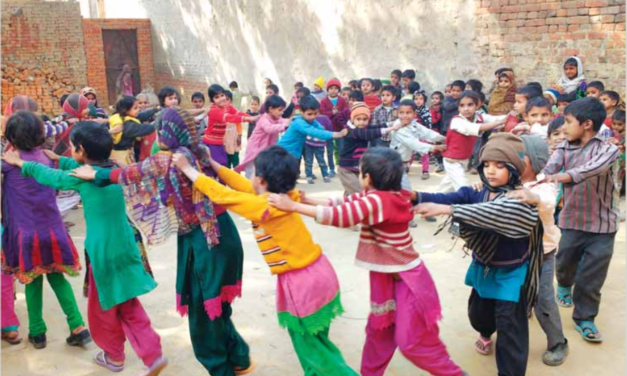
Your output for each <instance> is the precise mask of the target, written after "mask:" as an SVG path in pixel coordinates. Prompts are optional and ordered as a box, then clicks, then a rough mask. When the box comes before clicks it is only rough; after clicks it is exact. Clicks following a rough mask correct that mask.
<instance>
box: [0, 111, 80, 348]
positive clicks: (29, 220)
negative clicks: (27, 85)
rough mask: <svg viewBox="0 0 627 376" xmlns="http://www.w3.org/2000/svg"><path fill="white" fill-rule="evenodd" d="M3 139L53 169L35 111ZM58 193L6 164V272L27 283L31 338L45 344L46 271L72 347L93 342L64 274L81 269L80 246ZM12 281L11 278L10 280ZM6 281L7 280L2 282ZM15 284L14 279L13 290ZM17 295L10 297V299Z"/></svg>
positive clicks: (15, 119)
mask: <svg viewBox="0 0 627 376" xmlns="http://www.w3.org/2000/svg"><path fill="white" fill-rule="evenodd" d="M5 137H6V140H7V142H8V143H9V145H10V146H11V147H12V148H14V149H15V150H16V152H15V154H17V156H18V158H20V159H24V160H26V161H33V162H31V163H34V162H40V163H42V164H44V165H46V166H49V167H52V165H53V163H52V161H51V160H50V159H49V158H48V157H46V155H45V154H44V152H43V151H42V149H41V145H43V143H44V126H43V123H42V121H41V119H40V118H39V117H38V116H37V115H35V114H34V113H32V112H28V111H18V112H16V113H15V114H13V115H12V116H11V117H10V118H9V119H8V121H7V123H6V129H5ZM55 195H56V193H55V191H54V190H53V189H51V188H48V187H46V186H43V185H40V184H37V182H36V181H34V180H33V179H29V178H28V177H27V176H22V173H21V171H20V169H19V168H15V167H13V166H12V165H10V164H8V163H3V164H2V227H3V232H2V270H3V273H5V274H10V275H13V276H14V277H15V278H16V279H17V280H18V281H20V282H21V283H23V284H25V285H26V307H27V309H28V330H29V334H28V341H29V342H30V343H32V344H33V346H34V347H35V348H36V349H43V348H45V347H46V344H47V339H46V331H47V328H46V323H45V322H44V318H43V280H44V277H43V276H44V275H46V277H47V279H48V283H49V284H50V287H52V290H53V291H54V293H55V295H56V297H57V300H58V302H59V305H61V308H62V309H63V312H64V313H65V315H66V319H67V324H68V326H69V328H70V336H69V337H68V338H67V339H66V342H67V343H68V344H69V345H70V346H85V345H86V344H87V343H89V342H91V336H90V334H89V330H87V329H86V328H85V324H84V322H83V318H82V316H81V314H80V312H79V310H78V306H77V304H76V299H75V298H74V292H73V291H72V287H71V286H70V283H69V282H68V281H67V280H66V279H65V277H64V276H63V273H66V274H67V275H69V276H72V277H74V276H77V275H78V272H79V270H80V269H81V265H80V260H79V257H78V252H77V251H76V247H75V246H74V243H73V242H72V239H71V238H70V235H69V234H68V232H67V230H66V229H65V226H64V225H63V219H62V218H61V213H60V212H59V209H58V207H57V205H56V199H55ZM11 280H12V279H11ZM4 283H5V282H4V281H3V284H4ZM12 287H13V283H11V290H12ZM12 298H13V297H11V299H12Z"/></svg>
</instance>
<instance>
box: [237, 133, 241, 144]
mask: <svg viewBox="0 0 627 376" xmlns="http://www.w3.org/2000/svg"><path fill="white" fill-rule="evenodd" d="M237 146H242V135H238V136H237Z"/></svg>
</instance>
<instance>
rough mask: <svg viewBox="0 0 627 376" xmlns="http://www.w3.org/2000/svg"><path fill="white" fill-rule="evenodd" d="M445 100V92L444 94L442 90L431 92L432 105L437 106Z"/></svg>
mask: <svg viewBox="0 0 627 376" xmlns="http://www.w3.org/2000/svg"><path fill="white" fill-rule="evenodd" d="M443 100H444V94H442V92H441V91H434V92H433V94H431V105H432V106H437V105H440V104H442V101H443Z"/></svg>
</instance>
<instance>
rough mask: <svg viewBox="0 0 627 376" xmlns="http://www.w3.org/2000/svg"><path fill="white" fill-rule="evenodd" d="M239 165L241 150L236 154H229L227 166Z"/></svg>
mask: <svg viewBox="0 0 627 376" xmlns="http://www.w3.org/2000/svg"><path fill="white" fill-rule="evenodd" d="M237 166H239V151H236V152H235V153H234V154H227V166H226V167H228V168H235V167H237Z"/></svg>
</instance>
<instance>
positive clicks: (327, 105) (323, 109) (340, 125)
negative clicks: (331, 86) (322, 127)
mask: <svg viewBox="0 0 627 376" xmlns="http://www.w3.org/2000/svg"><path fill="white" fill-rule="evenodd" d="M333 107H335V108H337V110H338V112H337V113H336V114H335V115H333ZM347 108H348V102H347V101H346V99H344V98H343V97H338V98H337V105H336V106H333V103H331V100H330V99H329V97H324V98H323V99H322V100H321V101H320V114H322V115H324V116H326V117H328V118H329V119H331V123H332V124H333V131H334V132H341V131H342V129H344V127H345V126H346V122H347V121H348V118H347V117H346V114H345V110H346V109H347ZM349 117H350V115H349Z"/></svg>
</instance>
